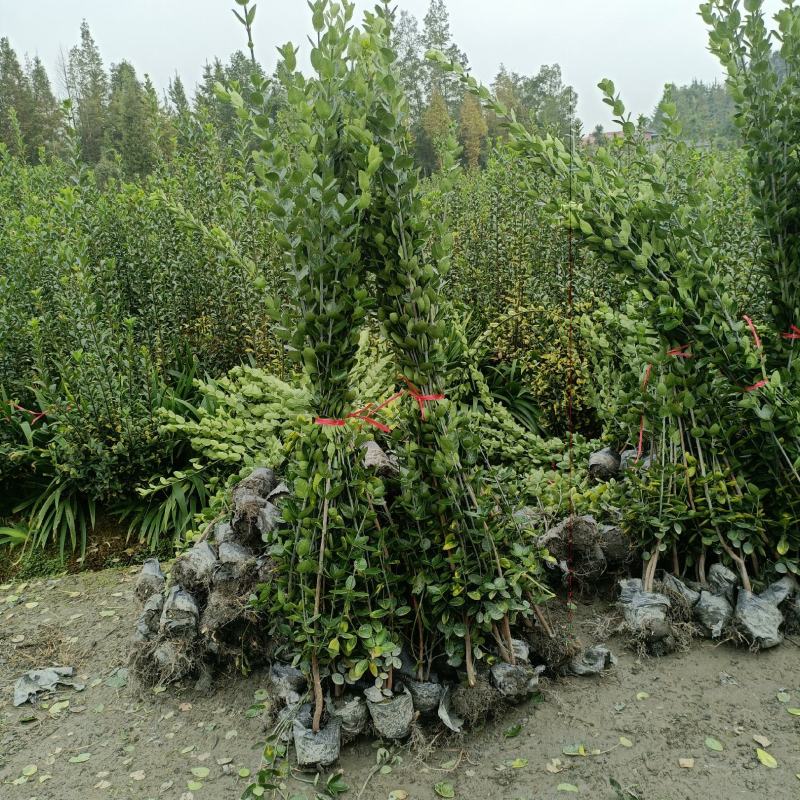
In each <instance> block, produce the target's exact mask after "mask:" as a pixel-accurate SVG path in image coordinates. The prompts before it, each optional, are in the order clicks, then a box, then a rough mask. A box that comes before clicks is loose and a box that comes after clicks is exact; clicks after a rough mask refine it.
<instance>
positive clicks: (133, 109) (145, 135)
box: [105, 61, 158, 178]
mask: <svg viewBox="0 0 800 800" xmlns="http://www.w3.org/2000/svg"><path fill="white" fill-rule="evenodd" d="M150 91H151V92H152V95H151V96H148V92H147V91H146V90H145V88H144V86H143V85H142V84H141V83H140V82H139V79H138V78H137V77H136V70H135V69H134V68H133V66H132V65H131V64H129V63H128V62H127V61H122V62H120V63H119V64H115V65H114V66H113V67H112V68H111V99H110V101H109V104H108V114H107V125H106V141H105V143H106V146H107V147H108V148H109V149H110V150H112V151H114V152H116V153H118V154H119V156H120V161H121V164H122V170H123V174H124V175H125V177H127V178H134V177H137V176H144V175H147V174H148V173H150V172H151V171H152V169H153V167H154V166H155V163H156V160H157V155H158V154H157V147H156V126H157V119H156V118H154V109H153V107H152V101H153V99H154V98H155V90H154V89H153V88H152V84H150ZM157 107H158V101H157V100H156V112H155V113H157Z"/></svg>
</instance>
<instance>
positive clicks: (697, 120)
mask: <svg viewBox="0 0 800 800" xmlns="http://www.w3.org/2000/svg"><path fill="white" fill-rule="evenodd" d="M667 99H669V100H671V101H672V102H673V103H675V106H676V108H677V110H678V114H677V116H678V119H679V120H680V122H681V124H682V125H683V131H682V133H681V136H682V137H683V138H684V139H685V140H686V141H689V142H693V143H695V144H701V145H720V146H736V145H737V144H738V142H739V132H738V130H737V128H736V125H735V123H734V115H735V113H736V108H735V106H734V102H733V98H732V97H731V96H730V94H728V91H727V89H726V88H725V86H723V85H721V84H719V83H716V82H715V83H712V84H706V83H703V82H702V81H692V83H690V84H688V85H687V86H675V85H674V84H667V85H666V86H665V87H664V96H663V98H662V101H661V102H662V103H663V102H664V101H665V100H667ZM652 127H653V130H654V131H655V132H656V133H661V132H662V131H663V129H664V114H663V112H662V111H661V108H660V104H659V108H657V109H656V111H655V112H654V114H653V121H652Z"/></svg>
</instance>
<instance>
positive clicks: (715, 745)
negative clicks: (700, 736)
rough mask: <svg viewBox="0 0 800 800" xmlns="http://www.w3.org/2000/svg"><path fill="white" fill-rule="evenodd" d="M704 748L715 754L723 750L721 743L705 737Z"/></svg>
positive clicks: (710, 737)
mask: <svg viewBox="0 0 800 800" xmlns="http://www.w3.org/2000/svg"><path fill="white" fill-rule="evenodd" d="M706 747H707V748H708V749H709V750H713V751H714V752H715V753H721V752H722V751H723V749H724V748H723V746H722V742H720V741H719V740H718V739H715V738H714V737H713V736H706Z"/></svg>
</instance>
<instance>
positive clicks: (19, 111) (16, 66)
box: [0, 37, 34, 158]
mask: <svg viewBox="0 0 800 800" xmlns="http://www.w3.org/2000/svg"><path fill="white" fill-rule="evenodd" d="M12 110H13V112H14V114H13V115H12V113H11V112H12ZM33 116H34V113H33V95H32V92H31V86H30V81H29V80H28V77H27V76H26V75H25V73H24V71H23V69H22V66H21V65H20V63H19V59H18V58H17V54H16V53H15V52H14V49H13V48H12V47H11V43H10V42H9V40H8V39H7V38H5V37H4V38H2V39H0V141H2V142H4V143H5V144H6V145H7V147H8V148H9V149H10V150H11V152H13V153H16V154H17V155H19V156H21V157H23V158H24V157H26V156H29V155H30V154H31V148H30V147H29V136H30V132H31V128H32V127H33V124H34V122H33ZM20 146H21V147H22V152H17V151H18V150H19V149H20Z"/></svg>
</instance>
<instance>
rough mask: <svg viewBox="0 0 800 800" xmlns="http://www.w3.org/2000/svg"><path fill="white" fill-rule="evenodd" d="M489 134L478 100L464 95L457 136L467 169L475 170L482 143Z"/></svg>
mask: <svg viewBox="0 0 800 800" xmlns="http://www.w3.org/2000/svg"><path fill="white" fill-rule="evenodd" d="M488 133H489V128H488V126H487V125H486V120H485V118H484V116H483V111H482V110H481V105H480V102H479V101H478V98H477V97H475V96H474V95H473V94H466V95H465V96H464V101H463V102H462V103H461V115H460V120H459V128H458V136H459V139H460V141H461V145H462V147H463V148H464V161H465V163H466V165H467V167H468V168H469V169H477V167H478V165H479V164H480V160H481V154H482V152H483V143H484V141H485V140H486V136H487V134H488Z"/></svg>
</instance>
